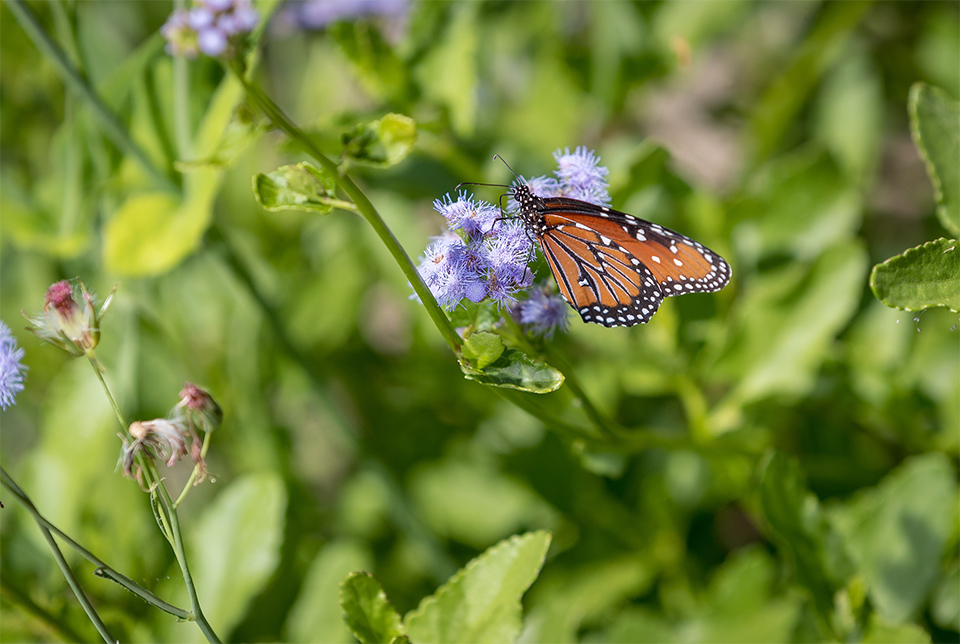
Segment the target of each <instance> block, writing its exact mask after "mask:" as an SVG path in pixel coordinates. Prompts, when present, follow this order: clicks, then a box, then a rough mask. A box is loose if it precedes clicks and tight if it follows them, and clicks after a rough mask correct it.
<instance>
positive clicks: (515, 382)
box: [460, 334, 563, 394]
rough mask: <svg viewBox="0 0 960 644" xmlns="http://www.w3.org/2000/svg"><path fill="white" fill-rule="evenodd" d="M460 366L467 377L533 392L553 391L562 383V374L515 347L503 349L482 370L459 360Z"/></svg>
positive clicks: (544, 392) (480, 381)
mask: <svg viewBox="0 0 960 644" xmlns="http://www.w3.org/2000/svg"><path fill="white" fill-rule="evenodd" d="M474 335H475V334H474ZM460 369H461V370H462V371H463V373H464V375H465V376H466V377H467V379H468V380H476V381H477V382H479V383H482V384H485V385H492V386H494V387H507V388H509V389H519V390H520V391H529V392H532V393H535V394H546V393H550V392H551V391H556V390H557V389H559V388H560V385H562V384H563V374H562V373H560V372H559V371H557V370H556V369H554V368H553V367H551V366H550V365H548V364H545V363H543V362H538V361H537V360H534V359H533V358H531V357H529V356H528V355H526V354H524V353H521V352H520V351H517V350H516V349H505V350H504V352H503V354H502V355H501V356H500V357H499V358H498V359H497V360H496V361H495V362H492V363H491V364H489V365H487V366H486V367H484V368H483V369H478V368H476V367H473V366H471V365H470V364H468V363H467V362H466V361H465V360H463V359H461V360H460Z"/></svg>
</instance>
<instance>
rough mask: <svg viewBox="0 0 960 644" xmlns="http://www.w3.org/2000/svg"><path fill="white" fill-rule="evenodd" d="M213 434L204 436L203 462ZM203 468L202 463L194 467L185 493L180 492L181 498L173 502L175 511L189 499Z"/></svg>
mask: <svg viewBox="0 0 960 644" xmlns="http://www.w3.org/2000/svg"><path fill="white" fill-rule="evenodd" d="M211 436H212V434H204V435H203V445H202V446H201V447H200V460H201V461H203V459H204V458H206V457H207V450H208V449H209V448H210V437H211ZM202 467H203V466H202V465H201V464H200V463H197V464H196V465H194V466H193V471H192V472H191V473H190V478H189V479H187V483H186V485H184V486H183V491H182V492H180V496H178V497H177V500H176V501H174V502H173V509H174V510H176V509H177V508H179V507H180V504H181V503H182V502H183V500H184V499H185V498H187V493H188V492H190V490H192V489H193V486H194V483H196V480H197V477H198V476H200V471H201V468H202Z"/></svg>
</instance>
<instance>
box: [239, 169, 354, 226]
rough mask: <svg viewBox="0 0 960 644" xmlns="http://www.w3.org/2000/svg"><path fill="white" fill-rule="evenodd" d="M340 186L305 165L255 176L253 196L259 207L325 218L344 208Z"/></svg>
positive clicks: (328, 176) (321, 171) (327, 175)
mask: <svg viewBox="0 0 960 644" xmlns="http://www.w3.org/2000/svg"><path fill="white" fill-rule="evenodd" d="M336 185H337V184H336V180H335V179H334V178H333V177H332V176H330V174H329V173H327V172H325V171H323V170H320V169H319V168H317V167H315V166H314V165H312V164H310V163H308V162H306V161H304V162H303V163H298V164H296V165H285V166H281V167H279V168H277V169H276V170H274V171H273V172H271V173H270V174H258V175H256V176H254V178H253V194H254V196H255V197H256V198H257V203H259V204H260V205H261V206H263V207H264V208H265V209H267V210H270V211H273V212H277V211H280V210H307V211H311V212H318V213H320V214H321V215H325V214H327V213H328V212H330V211H331V210H333V207H334V206H335V205H339V204H340V201H339V200H337V195H336V192H335V191H334V190H335V188H336Z"/></svg>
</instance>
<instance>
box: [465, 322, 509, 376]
mask: <svg viewBox="0 0 960 644" xmlns="http://www.w3.org/2000/svg"><path fill="white" fill-rule="evenodd" d="M504 349H505V347H504V346H503V339H502V338H501V337H500V336H499V335H497V334H496V333H490V332H489V331H478V332H476V333H471V334H470V335H468V336H467V337H466V338H465V339H464V341H463V348H462V349H461V352H460V355H461V356H462V357H463V359H464V360H466V361H467V362H468V363H470V365H471V366H472V367H473V368H475V369H478V370H480V371H483V370H484V369H486V368H487V367H488V366H489V365H491V364H492V363H494V362H496V361H497V360H498V359H499V358H500V356H502V355H503V351H504Z"/></svg>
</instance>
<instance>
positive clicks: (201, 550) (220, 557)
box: [188, 473, 287, 641]
mask: <svg viewBox="0 0 960 644" xmlns="http://www.w3.org/2000/svg"><path fill="white" fill-rule="evenodd" d="M286 506H287V493H286V490H285V489H284V486H283V481H282V480H281V479H280V477H279V476H277V475H276V474H267V473H264V474H254V475H250V476H246V477H244V478H240V479H237V480H236V481H235V482H233V483H232V484H231V485H230V486H229V487H228V488H226V489H224V490H223V491H222V492H220V494H219V495H218V496H217V498H216V500H215V501H214V502H213V504H212V505H211V506H210V507H208V508H206V509H205V510H204V512H203V514H202V515H201V516H200V520H199V521H198V522H197V523H196V524H195V525H194V528H193V530H191V531H190V535H189V538H188V545H189V550H188V556H189V560H190V563H191V569H192V572H193V577H194V580H195V582H196V585H197V594H198V595H199V597H200V601H201V603H202V605H203V611H204V613H205V614H206V616H207V619H208V620H209V621H210V623H211V624H213V625H214V628H216V630H217V632H218V633H220V634H222V636H224V637H226V636H227V635H228V634H229V633H230V630H231V629H232V628H233V627H234V626H235V625H236V624H237V623H238V622H239V621H240V620H241V619H243V617H244V615H245V614H246V609H247V605H248V604H249V603H250V601H251V600H252V599H253V598H254V597H256V596H257V595H259V594H260V593H261V592H262V591H263V589H264V585H265V584H266V582H267V580H269V579H270V576H271V575H273V573H274V571H275V570H276V568H277V564H278V563H279V562H280V546H281V544H282V542H283V526H284V514H285V511H286ZM190 632H191V633H193V636H192V637H193V639H194V640H198V641H199V640H202V639H203V638H202V636H201V634H200V632H199V631H198V630H197V629H190Z"/></svg>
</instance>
